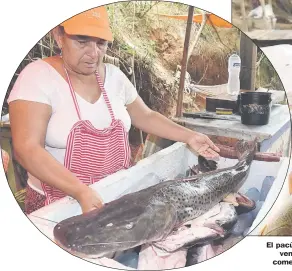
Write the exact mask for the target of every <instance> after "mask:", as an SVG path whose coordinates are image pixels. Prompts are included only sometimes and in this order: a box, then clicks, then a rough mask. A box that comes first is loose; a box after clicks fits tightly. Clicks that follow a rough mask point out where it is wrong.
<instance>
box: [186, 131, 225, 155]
mask: <svg viewBox="0 0 292 271" xmlns="http://www.w3.org/2000/svg"><path fill="white" fill-rule="evenodd" d="M187 144H188V145H189V146H190V147H191V148H192V149H193V150H194V151H195V152H197V153H198V154H199V155H201V156H204V157H205V158H211V159H213V158H219V154H218V152H220V149H219V148H218V147H217V146H216V145H215V144H214V143H213V142H212V141H211V140H210V138H209V137H208V136H206V135H204V134H201V133H197V132H193V133H192V135H191V136H190V137H189V140H188V142H187Z"/></svg>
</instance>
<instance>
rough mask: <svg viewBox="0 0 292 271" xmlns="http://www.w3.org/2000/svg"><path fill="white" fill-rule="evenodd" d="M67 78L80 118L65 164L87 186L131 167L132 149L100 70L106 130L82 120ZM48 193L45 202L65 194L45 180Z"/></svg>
mask: <svg viewBox="0 0 292 271" xmlns="http://www.w3.org/2000/svg"><path fill="white" fill-rule="evenodd" d="M65 71H66V75H67V79H68V82H69V87H70V91H71V95H72V98H73V101H74V105H75V108H76V111H77V115H78V118H79V121H78V122H77V123H76V124H75V125H73V127H72V129H71V131H70V133H69V136H68V138H67V146H66V152H65V160H64V166H65V167H66V168H67V169H69V170H70V171H71V172H72V173H73V174H75V175H76V177H77V178H78V179H79V180H80V181H81V182H83V183H85V184H86V185H90V184H93V183H95V182H97V181H99V180H100V179H102V178H104V177H106V176H108V175H110V174H113V173H115V172H117V171H119V170H122V169H127V168H129V167H130V166H131V151H130V145H129V140H128V132H127V131H126V130H125V127H124V125H123V123H122V121H121V120H118V119H115V116H114V113H113V110H112V107H111V104H110V101H109V99H108V96H107V94H106V91H105V89H104V86H103V83H102V80H101V78H100V76H99V74H98V73H96V79H97V82H98V84H99V87H100V89H101V93H102V96H103V98H104V100H105V103H106V105H107V108H108V110H109V113H110V116H111V124H110V126H109V127H108V128H105V129H96V128H95V127H93V125H92V124H91V122H90V121H88V120H82V119H81V113H80V109H79V106H78V103H77V99H76V95H75V92H74V90H73V87H72V84H71V81H70V78H69V75H68V73H67V70H66V69H65ZM42 187H43V190H44V193H45V196H46V200H45V205H47V204H50V203H52V202H54V201H56V200H58V199H60V198H62V197H64V196H66V194H65V193H63V192H62V191H60V190H58V189H56V188H54V187H51V186H49V185H47V184H44V183H42Z"/></svg>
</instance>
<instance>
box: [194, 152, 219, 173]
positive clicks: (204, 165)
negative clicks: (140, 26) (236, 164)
mask: <svg viewBox="0 0 292 271" xmlns="http://www.w3.org/2000/svg"><path fill="white" fill-rule="evenodd" d="M198 163H199V170H200V171H202V172H210V171H213V170H216V169H217V162H216V161H214V160H208V159H206V158H205V157H203V156H202V155H199V157H198Z"/></svg>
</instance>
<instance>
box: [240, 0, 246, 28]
mask: <svg viewBox="0 0 292 271" xmlns="http://www.w3.org/2000/svg"><path fill="white" fill-rule="evenodd" d="M240 9H241V16H242V31H243V32H247V31H248V22H247V17H246V11H245V1H244V0H241V2H240Z"/></svg>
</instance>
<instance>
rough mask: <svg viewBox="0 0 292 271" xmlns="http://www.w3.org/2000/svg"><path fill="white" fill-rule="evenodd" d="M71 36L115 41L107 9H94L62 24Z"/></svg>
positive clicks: (102, 7)
mask: <svg viewBox="0 0 292 271" xmlns="http://www.w3.org/2000/svg"><path fill="white" fill-rule="evenodd" d="M61 25H62V26H63V27H64V29H65V32H66V33H67V34H69V35H82V36H90V37H96V38H100V39H104V40H107V41H113V34H112V31H111V29H110V23H109V18H108V13H107V10H106V7H104V6H101V7H97V8H93V9H90V10H87V11H85V12H82V13H80V14H77V15H75V16H74V17H72V18H70V19H68V20H66V21H64V22H63V23H61Z"/></svg>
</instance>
